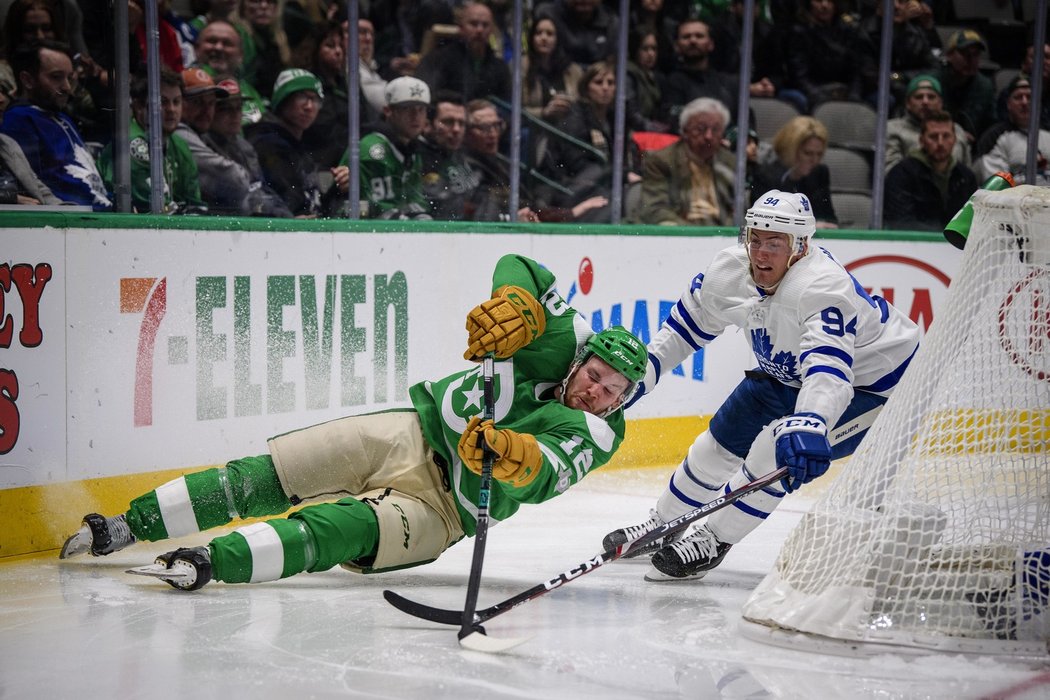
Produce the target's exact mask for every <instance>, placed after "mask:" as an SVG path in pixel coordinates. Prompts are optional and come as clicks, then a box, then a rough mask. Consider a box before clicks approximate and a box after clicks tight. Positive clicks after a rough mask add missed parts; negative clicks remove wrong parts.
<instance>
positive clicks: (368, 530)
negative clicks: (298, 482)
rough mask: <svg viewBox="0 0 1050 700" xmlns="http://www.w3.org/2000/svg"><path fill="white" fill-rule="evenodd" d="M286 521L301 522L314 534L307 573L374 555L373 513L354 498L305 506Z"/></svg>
mask: <svg viewBox="0 0 1050 700" xmlns="http://www.w3.org/2000/svg"><path fill="white" fill-rule="evenodd" d="M288 518H289V520H299V521H301V522H303V523H304V524H305V525H306V527H307V529H308V530H309V532H310V534H311V535H313V538H314V546H315V548H316V561H315V562H314V563H313V565H312V566H310V568H309V569H308V570H309V571H326V570H328V569H330V568H332V567H333V566H335V565H336V564H342V563H343V562H345V561H351V560H369V559H370V558H371V557H372V556H373V555H374V554H375V552H376V546H377V544H378V542H379V521H378V520H377V518H376V513H375V511H373V510H372V508H370V507H369V506H368V505H367V504H365V503H362V502H361V501H359V500H357V499H355V498H344V499H342V500H339V501H336V502H335V503H320V504H317V505H312V506H307V507H306V508H303V509H302V510H300V511H299V512H297V513H293V514H292V515H290V516H288Z"/></svg>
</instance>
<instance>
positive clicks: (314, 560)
mask: <svg viewBox="0 0 1050 700" xmlns="http://www.w3.org/2000/svg"><path fill="white" fill-rule="evenodd" d="M492 288H493V293H492V298H491V299H489V300H487V301H485V302H483V303H482V304H479V305H478V306H476V307H475V308H474V309H472V310H471V311H470V313H469V314H468V315H467V331H468V347H467V351H466V352H465V353H464V357H465V358H466V359H468V360H472V361H478V360H481V359H482V358H483V357H484V356H485V355H487V354H489V353H492V354H493V355H494V357H495V358H496V360H497V361H496V362H495V373H494V374H495V377H494V396H495V421H482V420H481V419H480V415H481V413H482V393H483V392H482V376H481V367H480V365H478V366H475V367H474V368H472V369H467V370H464V371H461V372H457V373H455V374H452V375H450V376H447V377H444V378H442V379H438V380H434V381H424V382H420V383H418V384H416V385H414V386H412V387H411V388H410V390H409V394H410V397H411V402H412V408H411V409H407V410H399V411H385V412H381V413H372V414H366V415H360V416H351V417H347V418H341V419H337V420H333V421H329V422H327V423H322V424H320V425H316V426H313V427H309V428H305V429H302V430H298V431H294V432H291V433H287V434H284V435H279V436H277V437H274V438H271V439H270V440H269V442H268V447H269V454H267V455H262V456H257V457H246V458H243V459H237V460H234V461H232V462H229V463H227V464H226V465H225V466H224V467H221V468H214V469H208V470H205V471H202V472H198V473H195V474H188V475H186V476H184V477H180V478H178V479H175V480H173V481H170V482H168V483H167V484H164V485H163V486H160V487H159V488H157V489H156V490H154V491H150V492H149V493H147V494H145V495H143V496H140V497H139V498H136V499H135V500H134V501H132V502H131V506H130V508H129V509H128V511H127V512H125V513H123V514H121V515H118V516H115V517H109V518H107V517H104V516H102V515H98V514H91V515H88V516H86V517H85V518H84V523H83V526H82V527H81V528H80V529H79V530H78V531H77V532H76V533H74V534H73V535H72V536H71V537H70V538H69V539H68V540H67V541H66V543H65V545H64V546H63V548H62V552H61V554H60V557H61V558H63V559H65V558H68V557H72V556H75V555H78V554H83V553H85V552H90V553H91V554H93V555H96V556H99V555H105V554H109V553H111V552H115V551H117V550H120V549H123V548H124V547H126V546H128V545H129V544H132V543H134V542H136V541H138V540H146V541H154V540H162V539H165V538H168V537H181V536H184V535H188V534H191V533H194V532H199V531H201V530H205V529H207V528H211V527H217V526H220V525H225V524H227V523H229V522H230V521H231V520H232V519H233V518H235V517H241V518H246V517H255V516H265V515H276V514H279V513H283V512H285V511H287V510H288V509H290V508H291V507H292V506H294V505H297V504H299V503H300V502H301V501H304V500H306V499H317V498H330V499H331V498H337V499H339V500H335V501H334V502H327V503H317V504H312V505H308V506H305V507H304V508H302V509H301V510H299V511H297V512H295V513H292V514H291V515H289V516H288V517H287V518H285V519H271V520H267V521H265V522H259V523H256V524H252V525H248V526H245V527H241V528H238V529H237V530H235V531H233V532H231V533H229V534H226V535H223V536H220V537H217V538H215V539H213V540H212V541H211V542H210V543H209V544H208V545H207V546H206V547H194V548H188V549H177V550H175V551H173V552H169V553H167V554H164V555H162V556H161V557H159V558H157V560H156V562H155V564H154V565H152V566H151V567H146V568H149V569H151V571H150V572H149V573H150V574H151V575H155V576H157V577H158V578H161V579H164V580H166V581H168V582H169V583H171V585H173V586H175V587H176V588H181V589H187V590H194V589H197V588H200V587H201V586H203V585H204V584H205V583H207V582H208V581H210V580H218V581H223V582H226V583H244V582H252V583H256V582H261V581H272V580H275V579H279V578H284V577H286V576H291V575H293V574H297V573H299V572H302V571H325V570H327V569H329V568H331V567H333V566H335V565H337V564H341V565H342V566H343V567H344V568H347V569H349V570H352V571H359V572H362V573H371V572H377V571H384V570H391V569H398V568H404V567H409V566H416V565H419V564H425V563H427V562H430V561H433V560H434V559H436V558H437V557H438V556H439V555H440V554H441V553H442V552H443V551H445V549H447V548H448V547H449V546H451V545H452V544H454V543H455V542H457V541H458V540H460V539H461V538H462V537H464V536H471V535H473V534H474V530H475V524H476V515H477V499H478V493H479V485H480V476H479V475H480V473H481V462H482V452H483V449H482V448H481V447H479V445H480V443H479V435H480V436H483V439H484V441H485V443H487V444H488V445H489V447H491V448H492V449H493V450H494V451H495V453H496V454H497V455H498V458H497V460H496V463H495V464H494V466H493V471H492V475H493V479H494V481H493V482H492V486H491V493H490V500H489V518H490V519H491V520H492V521H494V522H496V521H501V520H506V519H507V518H509V517H511V516H512V515H514V513H515V512H516V511H517V510H518V508H519V507H520V506H521V504H523V503H541V502H543V501H546V500H548V499H551V498H553V497H554V496H557V495H558V494H560V493H563V492H564V491H565V490H566V489H568V488H569V487H570V486H572V485H573V484H575V483H576V482H577V481H579V480H580V479H582V478H583V477H584V476H586V475H587V474H588V473H589V472H590V471H591V470H593V469H596V468H597V467H600V466H601V465H603V464H605V463H606V462H607V461H608V460H609V459H610V458H611V457H612V455H613V453H615V452H616V450H617V448H618V447H619V446H620V443H621V441H622V440H623V437H624V418H623V411H622V406H623V403H624V402H625V401H626V400H627V399H628V398H629V397H630V396H631V395H632V394H633V392H634V390H635V387H636V384H637V382H638V381H639V380H640V379H641V378H642V376H643V374H644V372H645V367H646V362H647V357H646V351H645V345H644V344H643V343H642V342H640V341H639V340H638V339H637V338H636V337H635V336H633V335H632V334H631V333H629V332H628V331H626V330H624V329H623V328H621V327H614V328H609V329H606V330H604V331H601V332H600V333H597V334H595V333H594V332H593V331H592V330H591V329H590V327H589V326H588V324H587V323H586V322H585V321H584V320H583V319H582V318H581V317H580V315H579V314H578V313H577V312H576V311H575V310H574V309H573V308H571V307H570V306H568V305H567V304H566V303H565V301H564V300H563V299H562V297H561V296H560V295H559V294H558V292H557V291H555V279H554V276H553V275H552V274H551V273H550V272H549V271H548V270H546V269H545V268H543V267H541V266H540V265H539V264H537V263H536V262H535V261H533V260H530V259H528V258H524V257H521V256H516V255H507V256H504V257H503V258H502V259H501V260H500V261H499V262H498V263H497V265H496V269H495V271H494V273H493V284H492Z"/></svg>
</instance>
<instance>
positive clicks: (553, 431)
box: [409, 255, 624, 535]
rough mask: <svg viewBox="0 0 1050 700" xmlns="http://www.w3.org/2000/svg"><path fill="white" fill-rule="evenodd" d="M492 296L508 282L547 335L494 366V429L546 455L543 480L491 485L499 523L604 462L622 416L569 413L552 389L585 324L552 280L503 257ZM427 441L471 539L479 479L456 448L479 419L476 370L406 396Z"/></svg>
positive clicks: (616, 442)
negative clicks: (537, 313) (534, 303)
mask: <svg viewBox="0 0 1050 700" xmlns="http://www.w3.org/2000/svg"><path fill="white" fill-rule="evenodd" d="M492 283H493V284H492V286H493V290H495V289H498V288H500V287H503V286H504V285H508V284H512V285H517V286H519V287H522V288H523V289H526V290H528V291H529V292H531V293H532V294H533V295H534V296H535V297H536V299H537V300H539V302H540V304H541V305H542V306H543V307H544V312H545V316H546V330H545V331H544V333H543V335H541V336H540V337H539V338H537V339H536V340H535V341H534V342H533V343H531V344H530V345H527V346H526V347H524V348H522V349H521V350H519V351H518V352H517V353H515V354H514V356H513V357H511V358H510V359H507V360H502V361H497V362H496V363H495V378H494V382H493V384H494V393H495V404H496V405H495V409H496V410H495V422H496V426H497V427H498V428H507V429H510V430H513V431H515V432H518V433H528V434H531V435H533V436H535V438H536V440H537V442H538V443H539V447H540V451H541V453H542V455H543V466H542V467H541V470H540V475H539V476H538V477H537V478H536V479H535V480H534V481H532V482H531V483H530V484H529V485H527V486H525V487H522V488H516V487H513V486H511V485H510V484H507V483H503V482H499V481H496V480H493V481H492V487H491V493H490V498H489V517H490V518H491V519H492V520H495V521H499V520H504V519H506V518H508V517H510V516H512V515H513V514H514V513H515V512H516V511H517V510H518V507H519V506H520V505H521V504H522V503H541V502H543V501H546V500H549V499H551V498H553V497H555V496H557V495H558V494H560V493H563V492H564V491H565V490H566V489H568V488H569V487H570V486H572V485H573V484H575V483H576V482H578V481H579V480H580V479H582V478H583V477H584V476H586V475H587V474H588V473H589V472H590V471H591V470H593V469H596V468H598V467H600V466H601V465H603V464H605V463H606V462H608V461H609V459H610V458H611V457H612V455H613V453H615V452H616V450H617V449H618V448H619V446H620V443H621V442H622V441H623V437H624V419H623V411H622V410H617V411H615V412H613V413H612V414H610V415H609V416H607V417H605V418H599V417H598V416H595V415H592V414H590V413H587V412H585V411H580V410H577V409H573V408H569V407H567V406H565V405H563V404H562V403H561V402H560V401H558V400H557V399H555V398H554V389H555V388H556V387H558V386H559V385H560V384H561V381H562V379H564V378H565V376H566V375H567V374H568V372H569V368H570V367H571V365H572V362H573V360H574V359H575V357H576V354H577V351H578V349H579V348H580V347H581V346H582V345H583V343H584V342H585V341H586V340H587V338H588V337H590V336H591V335H592V334H593V331H592V330H591V328H590V326H589V325H588V324H587V323H586V322H585V321H584V320H583V318H582V317H580V315H579V314H578V313H577V312H576V311H575V310H574V309H573V308H572V307H570V306H569V305H568V304H566V303H565V300H564V299H562V297H561V295H559V294H558V292H557V291H556V290H555V289H554V284H555V280H554V276H553V275H552V274H551V273H550V272H549V271H548V270H546V269H544V268H542V267H540V265H539V264H537V263H536V262H535V261H533V260H530V259H528V258H525V257H522V256H518V255H507V256H504V257H503V258H502V259H500V261H499V263H498V264H497V265H496V269H495V271H494V273H493V278H492ZM409 393H410V396H411V399H412V403H413V405H414V406H415V409H416V410H417V411H418V412H419V416H420V422H421V423H422V426H423V433H424V435H425V436H426V439H427V442H428V443H429V444H430V445H431V447H433V448H434V450H435V451H436V452H438V453H439V454H441V455H442V456H443V457H444V458H445V459H446V460H447V461H448V464H449V472H450V476H451V482H452V484H451V486H452V492H453V495H454V496H455V499H456V504H457V506H458V508H459V514H460V520H461V521H462V523H463V530H464V532H465V533H466V534H467V535H473V534H474V530H475V521H476V517H477V499H478V491H479V486H480V482H481V477H480V476H478V475H477V474H475V473H473V472H472V471H470V470H469V469H467V468H466V467H465V466H464V465H463V463H462V462H461V461H460V459H459V455H458V454H457V452H456V445H457V444H458V443H459V439H460V436H461V435H462V433H463V431H464V430H465V429H466V426H467V421H468V420H469V419H470V418H471V417H473V416H475V415H480V414H481V413H482V396H483V387H482V376H481V366H480V365H478V366H477V367H475V368H474V369H471V370H467V371H464V372H459V373H457V374H453V375H451V376H448V377H445V378H444V379H441V380H438V381H427V382H421V383H419V384H416V385H414V386H413V387H411V388H410V390H409Z"/></svg>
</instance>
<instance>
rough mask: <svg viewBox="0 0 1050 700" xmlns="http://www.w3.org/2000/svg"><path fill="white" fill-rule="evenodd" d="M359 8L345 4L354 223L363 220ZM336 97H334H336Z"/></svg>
mask: <svg viewBox="0 0 1050 700" xmlns="http://www.w3.org/2000/svg"><path fill="white" fill-rule="evenodd" d="M358 14H359V11H358V6H357V3H356V2H348V3H347V4H346V22H347V25H346V27H347V47H346V102H347V105H348V109H347V110H346V112H347V115H348V124H347V129H348V130H349V131H348V137H347V141H346V148H347V165H348V166H349V168H350V181H349V182H348V183H347V193H346V196H347V205H348V212H349V217H350V218H351V219H360V218H361V149H360V143H361V102H362V100H361V99H360V97H361V69H360V65H361V48H360V43H361V42H360V39H359V37H358V35H357V25H358V21H359V20H358ZM333 97H334V96H333Z"/></svg>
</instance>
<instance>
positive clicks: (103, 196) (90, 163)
mask: <svg viewBox="0 0 1050 700" xmlns="http://www.w3.org/2000/svg"><path fill="white" fill-rule="evenodd" d="M65 168H66V172H67V173H69V174H70V175H71V176H73V177H75V178H76V179H78V180H80V181H81V182H84V183H85V184H86V185H87V186H88V189H89V190H91V196H92V198H93V199H94V203H95V204H97V205H100V206H103V207H111V206H113V203H112V202H111V201H109V196H108V195H107V193H106V186H105V184H103V182H102V176H101V175H99V172H98V168H96V167H95V161H94V159H93V158H92V157H91V153H89V152H88V150H87V149H86V148H84V147H83V146H81V145H80V144H79V143H77V144H73V162H72V163H69V164H67V165H66V166H65Z"/></svg>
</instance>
